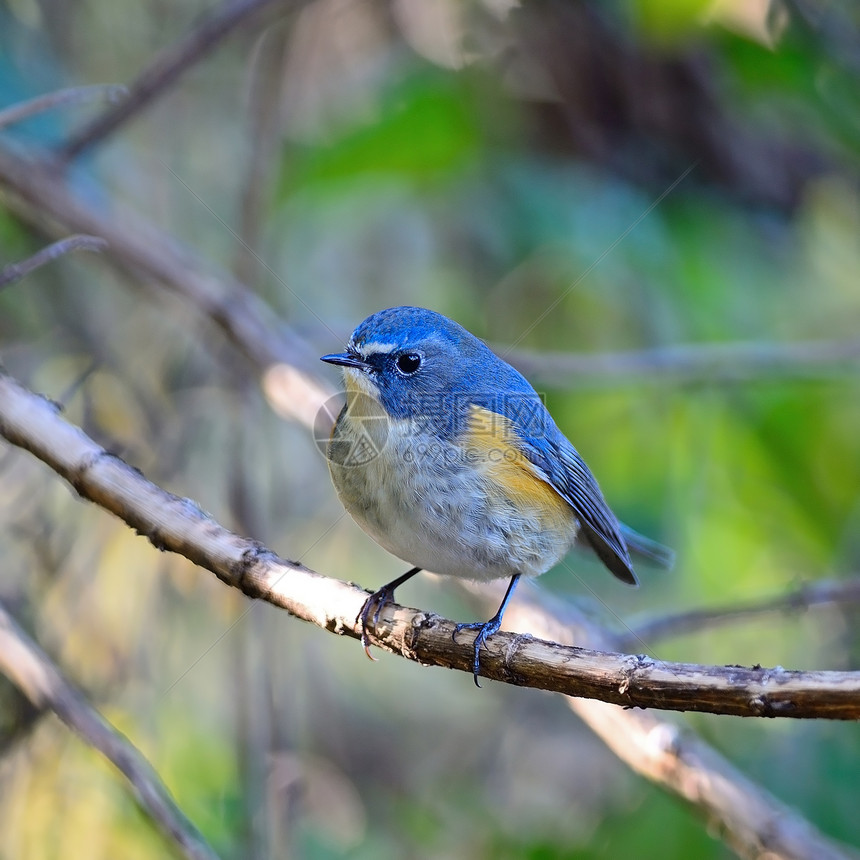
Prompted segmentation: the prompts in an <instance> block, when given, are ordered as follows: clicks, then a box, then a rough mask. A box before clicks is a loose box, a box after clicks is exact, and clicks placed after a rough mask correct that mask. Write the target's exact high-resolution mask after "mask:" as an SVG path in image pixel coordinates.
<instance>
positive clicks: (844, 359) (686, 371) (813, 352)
mask: <svg viewBox="0 0 860 860" xmlns="http://www.w3.org/2000/svg"><path fill="white" fill-rule="evenodd" d="M496 350H497V351H498V352H499V353H500V354H501V355H504V356H505V358H506V359H507V360H508V361H510V362H511V364H513V365H514V366H515V367H516V368H517V369H518V370H519V371H520V372H521V373H523V374H524V375H525V376H527V377H529V378H530V379H532V380H534V381H536V382H540V383H542V384H544V385H552V386H559V387H562V386H563V387H564V388H566V389H569V388H588V387H592V386H595V385H599V386H600V387H601V388H604V387H606V385H608V384H610V383H617V384H627V383H630V382H636V383H639V384H641V383H648V384H661V383H666V382H672V383H675V384H678V383H690V382H719V383H732V382H746V381H749V380H752V379H762V378H776V379H786V378H801V379H807V378H812V379H815V378H820V377H822V376H832V375H833V374H834V372H838V371H842V372H848V371H852V372H854V373H856V370H857V366H858V364H860V338H846V339H844V340H818V341H815V340H813V341H804V342H798V343H768V342H766V341H752V342H741V343H713V344H703V343H699V344H679V345H677V346H665V347H658V348H656V349H642V350H634V351H631V352H614V353H601V354H596V355H585V354H582V355H577V354H573V353H546V352H530V351H528V350H506V349H505V347H504V346H501V345H499V346H497V347H496Z"/></svg>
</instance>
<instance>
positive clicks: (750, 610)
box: [619, 579, 860, 647]
mask: <svg viewBox="0 0 860 860" xmlns="http://www.w3.org/2000/svg"><path fill="white" fill-rule="evenodd" d="M849 603H860V580H857V579H853V580H848V581H847V582H846V581H839V582H814V583H811V584H809V585H804V586H802V587H801V588H798V589H797V590H796V591H790V592H789V593H788V594H778V595H775V596H773V597H767V598H764V599H762V600H754V601H751V602H750V603H742V604H735V605H726V606H718V607H714V608H713V609H697V610H695V611H693V612H682V613H679V614H677V615H667V616H664V617H661V618H654V619H653V620H651V621H646V622H644V623H642V624H640V625H638V626H637V625H632V626H633V629H632V631H631V632H630V633H628V634H624V635H622V636H621V637H620V642H619V644H620V646H621V647H635V643H636V642H654V641H656V640H658V639H666V638H667V637H670V636H683V635H684V634H686V633H700V632H703V631H705V630H708V629H712V628H714V627H720V626H723V625H725V624H734V623H736V622H738V621H744V620H746V619H748V618H750V617H754V616H756V615H764V614H766V613H771V612H799V611H803V610H806V609H810V608H811V607H813V606H825V605H828V604H830V605H833V604H842V605H844V604H849Z"/></svg>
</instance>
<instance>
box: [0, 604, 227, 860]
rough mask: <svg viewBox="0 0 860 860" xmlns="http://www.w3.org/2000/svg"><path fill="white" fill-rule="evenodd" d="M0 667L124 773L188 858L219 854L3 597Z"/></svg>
mask: <svg viewBox="0 0 860 860" xmlns="http://www.w3.org/2000/svg"><path fill="white" fill-rule="evenodd" d="M0 672H3V674H4V675H6V676H7V677H8V678H9V680H10V681H12V683H13V684H15V685H16V686H17V687H18V688H19V689H20V690H21V692H23V693H24V695H26V696H27V698H28V699H29V700H30V701H31V702H32V703H33V704H34V705H35V706H36V707H37V708H50V709H51V710H52V711H54V713H55V714H56V715H57V716H58V717H59V718H60V719H61V720H62V721H63V722H64V723H65V724H66V725H67V726H68V727H69V728H70V729H72V730H73V731H75V732H77V734H78V735H80V737H81V738H82V739H83V740H84V741H85V742H86V743H87V744H89V745H90V746H92V747H94V748H95V749H97V750H98V751H99V752H100V753H101V754H102V755H103V756H104V757H105V758H106V759H108V760H109V761H110V762H112V763H113V764H114V766H115V767H116V768H117V769H118V770H119V771H121V772H122V773H123V775H124V776H125V777H126V778H127V779H128V781H129V782H130V783H131V787H132V789H133V790H134V793H135V796H136V798H137V801H138V803H139V804H140V806H141V808H142V809H143V811H144V812H145V813H146V815H147V816H149V818H151V819H152V821H153V822H154V823H155V824H156V826H157V827H158V828H159V830H161V832H162V833H163V834H164V836H165V837H166V838H167V839H168V840H170V842H172V843H173V844H175V845H176V846H177V847H178V848H179V850H180V851H181V852H182V854H183V855H184V856H185V857H188V858H189V860H217V855H216V854H215V852H214V851H213V850H212V849H211V848H210V847H209V845H208V843H207V842H206V840H205V839H204V838H203V836H202V834H201V833H200V832H199V831H198V830H197V828H196V827H195V826H194V825H193V824H192V823H191V822H190V821H189V820H188V819H187V818H186V817H185V814H184V813H183V812H182V810H181V809H180V808H179V807H178V806H177V805H176V802H175V801H174V800H173V798H172V797H171V795H170V792H169V791H168V790H167V787H166V786H165V785H164V783H163V782H162V781H161V778H160V777H159V776H158V774H157V773H156V772H155V771H154V770H153V768H152V766H151V765H150V764H149V762H148V761H147V760H146V759H145V758H144V757H143V756H142V755H141V753H140V752H139V751H138V750H137V748H136V747H135V746H134V745H133V744H132V743H131V742H130V741H129V740H128V738H126V737H125V736H124V735H122V734H121V733H120V732H118V731H117V730H116V729H115V728H114V727H113V726H112V725H111V724H110V723H109V722H108V721H107V720H106V719H105V718H104V717H103V716H102V715H101V714H100V713H99V712H98V711H96V710H95V709H94V708H93V707H92V706H91V705H90V704H89V702H87V700H86V699H85V698H84V696H83V695H82V694H81V693H80V691H79V690H78V689H76V688H75V687H74V686H73V685H72V684H71V683H70V682H69V681H68V680H66V678H65V677H64V676H63V675H62V673H61V672H60V670H59V669H58V668H57V667H56V666H55V665H54V664H53V663H52V662H51V661H50V659H49V658H48V656H47V655H46V654H45V653H44V652H43V651H42V650H41V648H39V646H38V645H37V644H36V643H35V642H33V640H32V639H31V638H30V637H29V636H28V635H27V634H26V633H25V632H24V631H23V630H22V629H21V628H20V627H19V626H18V624H16V623H15V621H14V619H13V618H12V616H11V615H9V613H8V612H7V611H6V608H5V607H4V606H3V605H2V603H0Z"/></svg>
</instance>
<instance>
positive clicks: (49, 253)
mask: <svg viewBox="0 0 860 860" xmlns="http://www.w3.org/2000/svg"><path fill="white" fill-rule="evenodd" d="M107 246H108V243H107V242H106V241H105V240H104V239H100V238H99V237H98V236H83V235H78V236H69V237H68V238H66V239H60V240H59V241H58V242H54V243H53V244H51V245H48V246H47V247H46V248H42V250H41V251H38V252H37V253H35V254H33V256H32V257H28V258H27V259H26V260H22V261H21V262H20V263H10V264H9V265H8V266H4V267H3V268H2V269H0V290H2V289H3V288H4V287H8V286H9V285H10V284H14V283H15V282H16V281H20V280H21V278H24V277H26V276H27V275H29V274H30V273H31V272H33V271H35V270H36V269H38V268H39V267H40V266H44V265H45V264H46V263H50V262H53V261H54V260H56V259H57V257H62V256H63V254H68V253H69V252H70V251H104V249H105V248H107Z"/></svg>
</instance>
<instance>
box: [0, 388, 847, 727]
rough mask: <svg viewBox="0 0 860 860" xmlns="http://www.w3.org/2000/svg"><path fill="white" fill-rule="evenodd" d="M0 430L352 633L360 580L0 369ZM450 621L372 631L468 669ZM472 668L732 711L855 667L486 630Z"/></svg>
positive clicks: (840, 705) (782, 711)
mask: <svg viewBox="0 0 860 860" xmlns="http://www.w3.org/2000/svg"><path fill="white" fill-rule="evenodd" d="M0 434H2V435H3V436H5V437H6V439H8V440H9V441H10V442H12V443H13V444H14V445H18V446H19V447H22V448H25V449H26V450H28V451H30V452H31V453H32V454H34V455H35V456H36V457H38V458H39V459H41V460H42V461H43V462H45V463H47V464H48V465H49V466H50V467H51V468H52V469H54V470H55V471H56V472H57V473H58V474H60V475H62V476H63V477H64V478H65V479H66V480H67V481H69V483H70V484H71V485H72V486H73V487H74V488H75V490H76V491H77V492H78V493H79V494H80V495H81V496H83V497H84V498H87V499H90V500H91V501H93V502H96V503H97V504H99V505H101V506H102V507H104V508H106V509H107V510H110V511H111V512H113V513H114V514H116V515H117V516H119V517H120V518H122V519H123V520H124V521H125V522H126V523H128V525H130V526H131V527H132V528H134V529H135V530H136V531H137V532H138V533H139V534H141V535H144V536H146V537H147V538H149V540H150V541H151V542H152V543H153V545H155V546H156V547H158V548H160V549H168V550H171V551H173V552H179V553H181V554H182V555H185V556H186V557H187V558H189V559H191V560H192V561H193V562H195V563H196V564H199V565H200V566H201V567H204V568H206V569H208V570H210V571H212V572H213V573H214V574H215V575H216V576H218V578H219V579H221V580H222V581H223V582H225V583H227V584H228V585H231V586H233V587H235V588H238V589H240V590H241V591H243V592H244V593H245V594H247V595H248V596H249V597H254V598H262V599H264V600H267V601H269V602H271V603H273V604H275V605H277V606H280V607H281V608H283V609H286V610H287V611H288V612H290V613H291V614H293V615H295V616H296V617H298V618H301V619H303V620H305V621H310V622H312V623H314V624H317V625H318V626H320V627H325V628H326V629H327V630H331V631H332V632H336V633H340V634H342V635H348V636H353V637H358V636H359V635H360V629H359V628H360V625H359V624H358V622H357V620H356V619H357V616H358V614H359V610H360V609H361V606H362V603H363V602H364V600H365V598H366V594H365V592H363V591H362V590H361V589H360V588H358V587H356V586H354V585H350V584H348V583H345V582H340V581H338V580H335V579H332V578H330V577H326V576H322V575H321V574H319V573H316V572H314V571H312V570H309V569H308V568H306V567H304V566H303V565H300V564H297V563H295V562H288V561H284V560H282V559H279V558H277V557H276V556H275V555H274V554H273V553H271V552H270V551H269V550H267V549H266V548H264V547H263V546H261V545H260V544H259V543H256V542H254V541H249V540H246V539H243V538H241V537H239V536H237V535H235V534H233V533H232V532H229V531H227V530H226V529H224V528H223V527H221V526H220V525H219V524H218V523H216V522H215V521H214V520H213V519H212V518H211V517H209V516H207V515H206V514H204V513H203V512H202V511H201V510H200V508H199V507H198V506H197V505H196V504H194V503H193V502H190V501H189V500H187V499H180V498H178V497H176V496H172V495H170V494H168V493H166V492H165V491H164V490H162V489H161V488H160V487H158V486H156V485H155V484H153V483H151V482H150V481H147V480H146V479H145V478H144V477H143V476H142V475H141V474H140V473H139V472H137V471H136V470H134V469H132V468H131V467H129V466H128V465H127V464H126V463H124V462H123V461H122V460H120V459H119V458H118V457H115V456H114V455H111V454H109V453H108V452H107V451H105V450H104V448H102V447H101V446H99V445H97V444H96V443H95V442H94V441H93V440H92V439H90V438H89V437H87V436H86V435H85V434H84V433H83V431H81V430H80V429H79V428H77V427H75V426H73V425H71V424H69V423H68V422H66V421H65V420H64V419H63V418H62V417H61V416H60V415H59V414H58V411H57V408H56V406H55V404H53V403H52V402H50V401H48V400H46V399H44V398H40V397H38V396H36V395H34V394H33V393H31V392H29V391H27V389H25V388H24V387H22V386H21V385H20V384H18V383H17V382H15V381H14V380H13V379H12V378H11V377H10V376H8V375H0ZM454 626H455V625H454V622H452V621H448V620H446V619H442V618H438V617H436V616H432V615H428V614H427V613H422V612H418V611H417V610H414V609H406V608H403V607H398V606H396V605H391V606H387V607H386V608H385V610H384V611H383V612H382V614H381V617H380V623H379V625H377V629H376V635H375V637H374V639H375V640H376V641H377V643H378V644H380V645H382V646H383V647H385V648H388V649H389V650H393V651H395V652H396V653H399V654H402V655H404V656H408V657H409V658H410V659H413V660H418V661H419V662H422V663H427V664H432V665H436V666H445V667H448V668H452V669H460V670H461V671H470V670H471V665H472V649H471V647H470V645H469V644H468V642H463V641H459V642H454V641H453V631H454ZM481 667H482V674H483V675H484V676H485V677H487V678H492V679H495V680H499V681H505V682H507V683H511V684H516V685H518V686H529V687H536V688H539V689H544V690H553V691H555V692H559V693H565V694H566V695H573V696H584V697H586V698H597V699H601V700H602V701H606V702H612V703H615V704H620V705H625V706H628V707H629V706H636V707H651V708H660V709H667V710H681V711H686V710H697V711H706V712H709V713H718V714H734V715H737V716H759V717H761V716H766V717H775V716H785V717H794V718H809V717H824V718H829V719H845V720H854V719H860V672H791V671H786V670H785V669H782V668H781V667H776V668H773V669H762V668H760V667H758V668H751V669H749V668H743V667H719V666H697V665H693V664H686V663H665V662H660V661H656V660H653V659H651V658H648V657H644V656H641V655H640V656H633V655H624V654H610V653H603V652H600V651H586V650H583V649H578V648H570V647H564V646H561V645H558V644H556V643H552V642H543V641H541V640H538V639H531V638H530V637H523V636H514V635H512V634H509V633H500V634H496V636H494V637H493V640H492V644H491V646H490V647H489V648H488V649H487V654H486V655H485V656H484V657H483V659H482V662H481Z"/></svg>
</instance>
